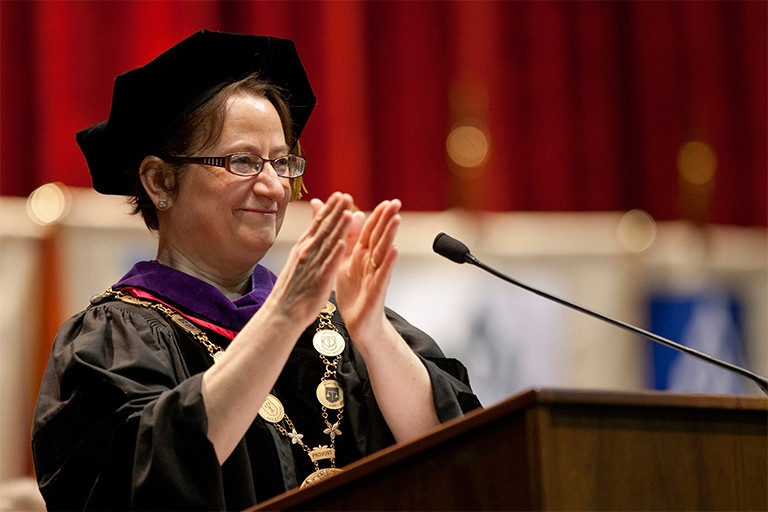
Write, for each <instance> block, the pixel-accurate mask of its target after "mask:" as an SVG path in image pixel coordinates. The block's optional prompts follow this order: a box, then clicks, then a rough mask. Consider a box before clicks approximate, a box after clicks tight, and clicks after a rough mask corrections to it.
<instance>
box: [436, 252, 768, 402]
mask: <svg viewBox="0 0 768 512" xmlns="http://www.w3.org/2000/svg"><path fill="white" fill-rule="evenodd" d="M446 257H447V256H446ZM454 261H456V260H454ZM464 262H466V263H471V264H472V265H475V266H476V267H478V268H481V269H483V270H485V271H486V272H488V273H490V274H493V275H494V276H496V277H498V278H500V279H503V280H504V281H506V282H508V283H510V284H513V285H515V286H519V287H520V288H523V289H525V290H528V291H529V292H532V293H535V294H536V295H539V296H541V297H544V298H547V299H549V300H552V301H555V302H557V303H558V304H561V305H563V306H566V307H569V308H571V309H575V310H576V311H580V312H582V313H586V314H587V315H589V316H592V317H594V318H598V319H600V320H603V321H604V322H608V323H609V324H611V325H614V326H616V327H620V328H622V329H624V330H626V331H629V332H631V333H633V334H638V335H640V336H643V337H645V338H648V339H650V340H652V341H655V342H657V343H661V344H662V345H665V346H667V347H669V348H672V349H675V350H679V351H681V352H684V353H686V354H688V355H690V356H693V357H697V358H699V359H702V360H704V361H707V362H709V363H712V364H714V365H716V366H719V367H721V368H725V369H727V370H730V371H732V372H736V373H738V374H740V375H743V376H744V377H747V378H749V379H751V380H752V381H753V382H754V383H755V384H757V386H758V387H759V388H760V389H761V390H762V391H763V393H765V394H766V395H768V379H766V378H765V377H762V376H760V375H757V374H756V373H753V372H751V371H749V370H747V369H745V368H741V367H740V366H736V365H734V364H731V363H728V362H726V361H721V360H720V359H717V358H716V357H712V356H710V355H709V354H705V353H704V352H699V351H698V350H695V349H692V348H691V347H687V346H685V345H682V344H680V343H676V342H674V341H672V340H670V339H667V338H664V337H662V336H659V335H658V334H654V333H652V332H650V331H646V330H645V329H641V328H639V327H635V326H634V325H630V324H628V323H626V322H622V321H621V320H616V319H614V318H611V317H609V316H606V315H603V314H601V313H598V312H597V311H592V310H591V309H587V308H585V307H582V306H579V305H578V304H574V303H573V302H570V301H567V300H565V299H561V298H559V297H556V296H554V295H551V294H549V293H546V292H544V291H541V290H537V289H536V288H533V287H531V286H528V285H527V284H524V283H521V282H520V281H517V280H515V279H512V278H511V277H509V276H507V275H504V274H502V273H501V272H499V271H498V270H496V269H495V268H493V267H489V266H488V265H486V264H485V263H483V262H481V261H480V260H478V259H477V258H475V257H474V256H473V255H472V253H470V252H469V251H467V252H466V253H464Z"/></svg>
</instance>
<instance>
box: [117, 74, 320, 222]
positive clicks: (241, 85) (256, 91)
mask: <svg viewBox="0 0 768 512" xmlns="http://www.w3.org/2000/svg"><path fill="white" fill-rule="evenodd" d="M238 94H251V95H254V96H259V97H263V98H266V99H267V100H269V102H270V103H272V105H274V107H275V109H276V110H277V114H278V116H280V120H281V122H282V125H283V133H284V135H285V140H286V141H287V142H288V145H289V146H290V147H292V148H293V149H292V150H291V152H292V153H293V154H298V155H301V145H300V144H299V141H298V140H293V139H294V137H293V120H292V118H291V111H290V108H289V107H288V102H287V101H286V99H285V96H284V93H283V91H282V90H281V89H280V88H279V87H278V86H276V85H274V84H272V83H271V82H268V81H265V80H261V79H259V77H258V75H257V74H252V75H249V76H248V77H246V78H244V79H242V80H240V81H237V82H233V83H231V84H229V85H227V86H226V87H224V88H223V89H222V90H221V91H219V92H218V93H217V94H216V95H215V96H213V98H211V99H210V100H208V101H207V102H205V103H203V104H202V105H201V106H199V107H198V108H196V109H195V110H193V111H192V112H191V113H190V114H188V115H187V116H186V117H184V119H183V120H182V121H181V122H180V123H179V124H178V126H177V127H176V128H175V129H173V130H171V131H170V132H169V133H168V135H167V136H166V137H165V138H164V140H163V142H162V143H161V144H159V145H158V147H157V148H156V149H155V150H154V151H153V152H152V154H154V155H155V156H158V157H160V158H161V159H162V158H163V157H168V156H180V155H190V154H193V153H195V152H197V151H200V150H201V149H205V148H208V147H211V146H212V145H213V144H215V143H216V141H217V140H218V139H219V137H220V136H221V131H222V129H223V127H224V116H225V108H226V104H227V101H228V100H229V99H230V98H231V97H233V96H236V95H238ZM164 165H166V166H167V168H168V169H170V170H171V172H172V175H173V178H174V179H173V180H171V186H170V187H169V188H168V190H167V192H168V194H169V195H170V196H171V197H174V196H175V195H176V193H177V192H178V183H179V179H180V178H181V175H182V174H183V170H184V168H185V167H186V166H187V165H188V164H183V163H174V162H170V161H167V160H166V161H165V163H164ZM133 187H134V194H133V197H132V198H131V200H130V202H131V204H132V205H133V212H132V213H133V214H134V215H135V214H140V215H141V217H142V218H143V219H144V223H145V224H146V225H147V227H148V228H149V229H150V230H157V229H158V228H159V224H158V219H157V210H156V209H155V205H154V203H153V202H152V200H151V199H150V198H149V195H148V194H147V192H146V190H144V185H143V184H142V183H141V180H140V178H139V173H136V175H135V178H134V184H133ZM302 191H306V189H305V188H304V182H303V180H302V177H301V176H299V177H298V178H291V201H295V200H297V199H299V198H301V195H302Z"/></svg>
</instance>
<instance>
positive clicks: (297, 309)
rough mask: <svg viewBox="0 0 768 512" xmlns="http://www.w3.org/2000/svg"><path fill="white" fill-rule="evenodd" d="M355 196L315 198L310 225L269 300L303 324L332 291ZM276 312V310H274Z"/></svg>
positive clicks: (342, 254) (315, 312)
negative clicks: (322, 200) (326, 198)
mask: <svg viewBox="0 0 768 512" xmlns="http://www.w3.org/2000/svg"><path fill="white" fill-rule="evenodd" d="M353 207H354V203H353V200H352V196H350V195H349V194H342V193H340V192H335V193H333V194H332V195H331V196H330V197H329V198H328V200H327V201H326V202H325V203H322V202H321V201H320V200H317V199H314V200H313V205H312V210H313V218H312V222H311V223H310V225H309V228H308V229H307V230H306V231H305V232H304V234H303V235H302V236H301V237H300V238H299V240H298V241H297V242H296V245H294V246H293V248H292V249H291V251H290V253H289V255H288V259H287V261H286V263H285V266H284V267H283V270H282V271H281V272H280V275H279V277H278V279H277V282H276V283H275V287H274V289H273V290H272V293H271V294H270V296H269V299H268V301H269V302H272V301H276V303H273V304H270V306H271V307H275V308H277V309H278V310H281V311H282V312H283V313H285V314H286V315H288V316H289V317H290V318H292V319H293V320H294V321H296V322H300V323H301V325H302V327H306V325H309V324H310V323H311V322H312V321H313V320H314V319H315V318H316V317H317V314H318V312H319V311H320V310H321V309H322V308H323V306H324V305H325V302H326V301H327V300H328V297H329V296H330V294H331V291H332V290H333V286H334V281H335V279H336V273H337V271H338V269H339V267H340V265H341V263H342V261H343V259H344V255H345V253H346V251H347V244H348V243H349V242H348V240H347V238H348V235H349V234H350V229H351V228H352V224H353V222H352V220H353V213H352V209H353ZM273 311H274V310H273Z"/></svg>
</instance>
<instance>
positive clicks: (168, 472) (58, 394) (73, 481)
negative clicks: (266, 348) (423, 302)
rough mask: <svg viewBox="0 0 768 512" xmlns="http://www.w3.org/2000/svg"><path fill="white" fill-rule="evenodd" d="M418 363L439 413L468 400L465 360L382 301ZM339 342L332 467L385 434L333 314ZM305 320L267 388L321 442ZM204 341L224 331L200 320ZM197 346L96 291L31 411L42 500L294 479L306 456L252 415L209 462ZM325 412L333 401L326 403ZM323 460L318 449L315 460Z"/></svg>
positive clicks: (150, 498) (177, 503)
mask: <svg viewBox="0 0 768 512" xmlns="http://www.w3.org/2000/svg"><path fill="white" fill-rule="evenodd" d="M387 316H388V318H389V319H390V321H391V322H392V323H393V325H394V326H395V327H396V329H397V330H398V331H399V332H400V334H401V335H402V336H403V338H404V339H405V340H406V341H407V342H408V344H409V345H410V346H411V348H412V349H413V350H414V351H415V352H416V354H418V355H419V357H420V358H421V359H422V361H423V362H424V365H425V366H426V368H427V370H428V372H429V375H430V379H431V382H432V388H433V393H434V400H435V407H436V410H437V414H438V417H439V419H440V420H441V421H446V420H448V419H451V418H455V417H457V416H460V415H461V414H462V413H464V412H467V411H469V410H471V409H473V408H476V407H479V406H480V404H479V402H478V400H477V398H476V397H475V396H474V394H473V393H472V391H471V389H470V387H469V382H468V377H467V373H466V370H465V368H464V366H463V365H462V364H461V363H460V362H458V361H456V360H454V359H449V358H446V357H445V356H444V355H443V353H442V351H441V350H440V348H439V347H438V346H437V345H436V344H435V342H434V341H433V340H432V339H431V338H430V337H429V336H427V335H426V334H424V333H423V332H421V331H420V330H418V329H416V328H415V327H413V326H411V325H410V324H408V323H407V322H406V321H405V320H403V319H402V318H401V317H400V316H398V315H397V314H395V313H393V312H392V311H389V310H388V311H387ZM333 323H334V325H336V327H337V329H338V330H339V331H340V333H341V334H342V335H343V336H344V338H345V340H346V342H347V344H346V348H345V350H344V353H343V362H342V363H341V365H340V368H339V370H338V377H339V380H340V381H341V383H342V385H343V389H344V393H345V406H344V410H343V420H342V423H341V426H340V430H341V432H342V434H341V435H340V436H338V437H337V438H336V451H337V454H336V459H337V460H336V463H337V467H342V466H344V465H346V464H348V463H350V462H352V461H354V460H357V459H359V458H361V457H363V456H364V455H366V454H369V453H372V452H374V451H376V450H378V449H381V448H382V447H385V446H388V445H390V444H392V443H393V442H394V439H393V437H392V434H391V432H390V431H389V429H388V427H387V425H386V423H385V421H384V419H383V417H382V415H381V412H380V410H379V408H378V406H377V404H376V400H375V398H374V396H373V392H372V390H371V385H370V381H369V377H368V372H367V370H366V367H365V364H364V362H363V360H362V357H361V356H360V354H359V353H358V352H357V350H356V349H355V348H354V345H353V344H352V343H351V342H350V339H349V335H348V333H347V332H346V329H345V328H344V325H343V322H341V318H340V316H339V315H338V312H336V313H335V314H334V317H333ZM315 330H316V325H313V326H310V327H309V328H308V329H307V330H306V331H305V333H304V334H303V335H302V336H301V339H300V340H299V342H298V343H297V345H296V347H295V349H294V350H293V352H292V353H291V355H290V358H289V360H288V362H287V364H286V366H285V368H284V370H283V372H282V374H281V376H280V378H279V379H278V382H277V383H276V385H275V388H274V390H273V393H274V394H275V395H276V396H278V397H279V398H280V399H281V401H282V402H283V404H284V406H285V409H286V413H287V414H288V416H290V418H291V419H292V420H293V422H294V424H295V425H296V429H297V431H299V432H300V433H302V434H303V435H304V439H303V440H304V441H305V443H306V444H307V445H308V446H310V447H315V446H319V445H327V444H329V438H328V436H327V435H325V434H323V429H324V428H325V426H326V425H325V424H324V422H323V419H322V418H321V407H320V404H319V403H318V401H317V399H316V398H315V388H316V387H317V385H318V384H319V382H320V378H321V376H322V373H323V371H324V370H325V365H324V364H323V363H322V362H321V361H320V358H319V356H318V354H317V352H315V350H314V348H313V347H312V341H311V338H312V335H313V334H314V332H315ZM206 333H207V335H208V337H209V338H210V339H211V341H213V342H214V343H216V344H218V345H220V346H222V347H226V345H227V344H228V342H229V340H228V339H226V338H224V337H222V336H219V335H217V334H216V333H214V332H210V331H206ZM211 364H212V360H211V358H210V356H209V355H208V353H207V351H206V349H205V348H203V347H202V345H201V344H200V343H199V342H198V341H196V340H194V339H193V338H192V337H191V336H190V335H189V334H187V333H186V332H185V331H184V330H182V329H181V328H179V327H177V326H176V325H175V324H174V323H172V322H170V321H169V320H168V319H167V318H166V317H165V316H163V315H162V314H161V313H159V312H157V311H155V310H152V309H147V308H144V307H140V306H135V305H130V304H125V303H122V302H118V301H113V300H106V299H103V298H100V299H97V300H96V301H95V303H94V304H93V305H92V306H91V307H90V308H88V309H87V310H85V311H84V312H82V313H80V314H78V315H76V316H74V317H73V318H71V319H70V320H69V321H67V322H66V323H65V324H64V325H63V326H62V328H61V330H60V332H59V334H58V335H57V337H56V339H55V341H54V344H53V349H52V353H51V356H50V360H49V362H48V367H47V369H46V372H45V376H44V378H43V383H42V387H41V389H40V394H39V397H38V402H37V406H36V410H35V419H34V426H33V439H32V449H33V458H34V463H35V469H36V472H37V478H38V482H39V484H40V489H41V492H42V494H43V497H44V498H45V500H46V503H47V506H48V508H49V510H127V509H136V510H244V509H246V508H248V507H251V506H253V505H256V504H257V503H260V502H263V501H264V500H266V499H268V498H270V497H272V496H275V495H277V494H280V493H282V492H284V491H286V490H288V489H291V488H293V487H296V486H297V485H299V484H300V483H301V482H302V480H303V479H304V478H305V477H306V476H307V475H308V474H309V473H311V472H312V471H313V470H314V468H313V466H312V464H311V462H310V460H309V457H308V456H307V455H306V453H304V452H303V451H302V450H301V449H300V447H299V446H298V445H296V444H291V442H290V440H289V439H288V438H286V437H284V436H281V435H280V434H279V433H278V432H277V431H276V430H275V428H274V427H273V426H272V425H271V424H269V423H267V422H265V421H264V420H262V419H261V418H257V419H256V421H254V423H253V424H252V426H251V428H250V429H249V430H248V432H247V434H246V435H245V437H244V438H243V439H242V440H241V442H240V444H239V445H238V446H237V448H236V449H235V450H234V452H233V453H232V455H231V456H230V457H229V458H228V459H227V460H226V461H225V462H224V464H221V465H220V464H219V462H218V460H217V458H216V454H215V452H214V449H213V445H212V444H211V443H210V441H209V440H208V438H207V436H206V432H207V417H206V412H205V407H204V404H203V399H202V395H201V379H202V372H203V371H204V370H205V369H206V368H208V367H209V366H210V365H211ZM329 417H330V418H329V419H330V420H331V422H332V423H333V422H335V418H336V416H335V412H334V411H332V410H331V411H329ZM321 467H327V461H324V463H321Z"/></svg>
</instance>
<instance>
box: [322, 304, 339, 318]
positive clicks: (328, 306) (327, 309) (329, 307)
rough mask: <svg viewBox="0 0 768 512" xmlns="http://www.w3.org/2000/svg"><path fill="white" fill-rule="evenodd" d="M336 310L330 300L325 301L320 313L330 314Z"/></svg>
mask: <svg viewBox="0 0 768 512" xmlns="http://www.w3.org/2000/svg"><path fill="white" fill-rule="evenodd" d="M334 311H336V306H335V305H334V303H333V302H331V301H326V303H325V307H324V308H323V309H322V311H320V314H323V313H327V314H329V315H332V314H333V312H334Z"/></svg>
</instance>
